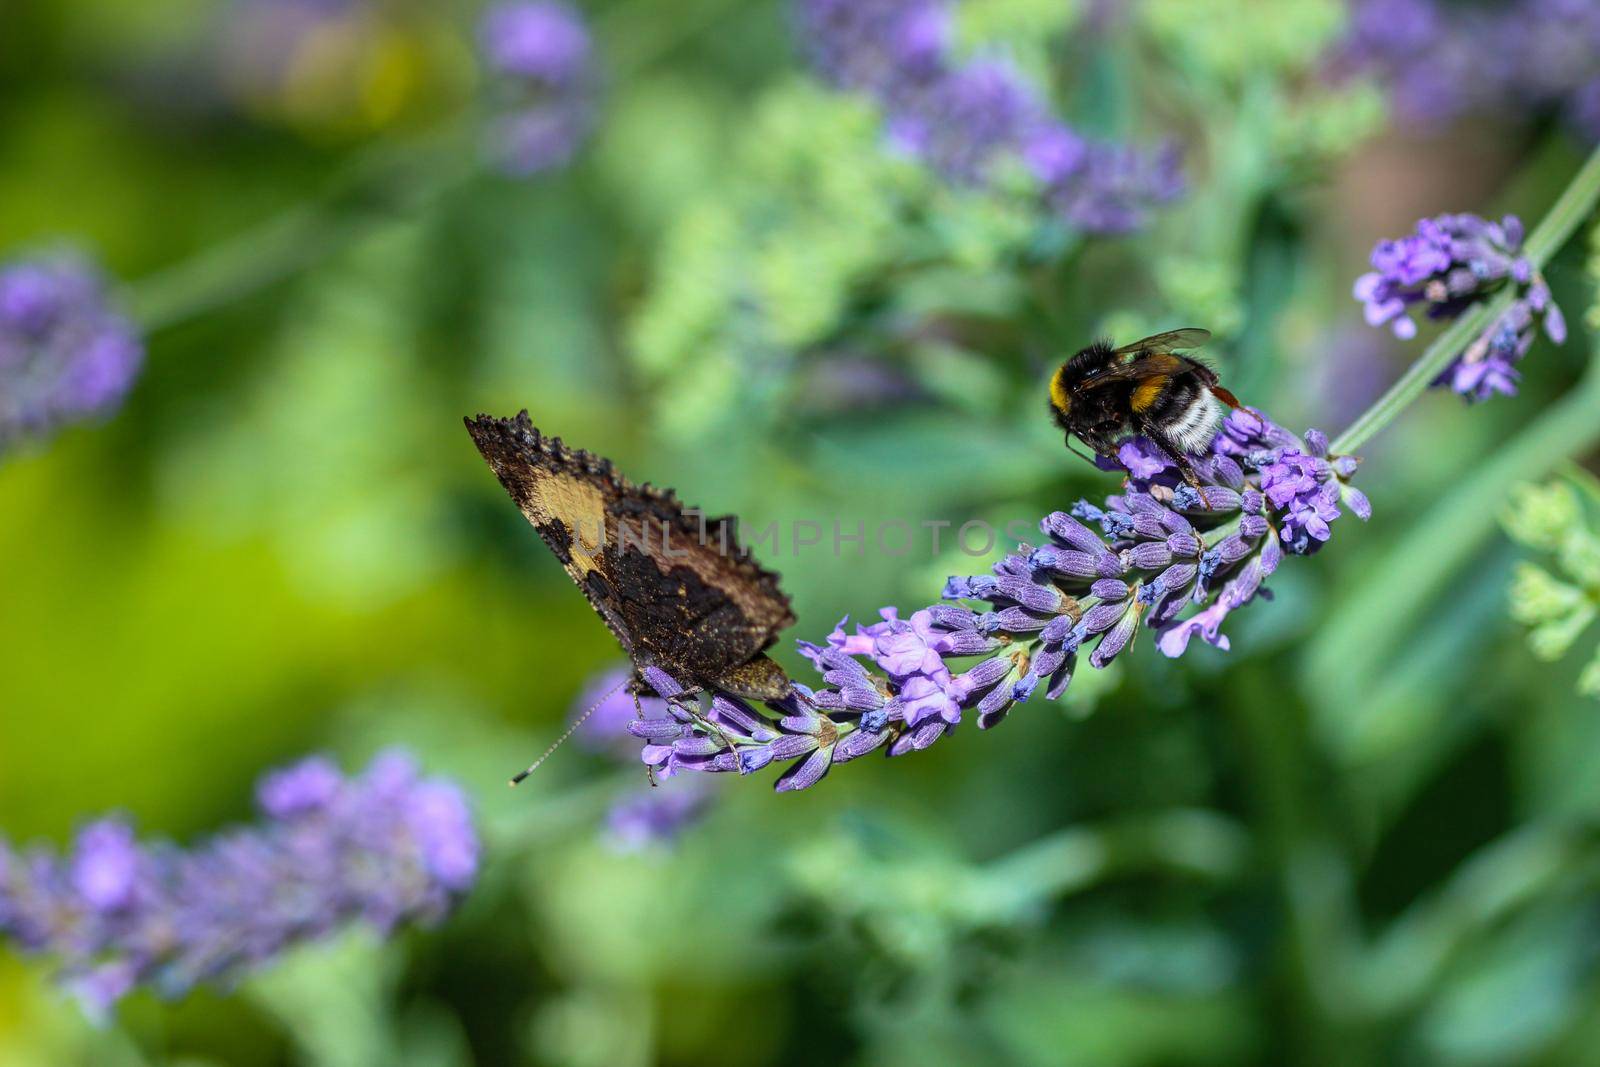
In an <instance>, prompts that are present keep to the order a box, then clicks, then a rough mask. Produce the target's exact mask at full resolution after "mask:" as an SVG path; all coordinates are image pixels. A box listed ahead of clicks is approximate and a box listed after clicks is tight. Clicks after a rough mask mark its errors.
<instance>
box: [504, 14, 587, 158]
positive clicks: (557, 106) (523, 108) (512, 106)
mask: <svg viewBox="0 0 1600 1067" xmlns="http://www.w3.org/2000/svg"><path fill="white" fill-rule="evenodd" d="M478 46H479V51H480V52H481V54H482V56H483V60H484V63H485V65H486V66H487V67H488V69H489V72H490V73H491V75H493V77H494V80H495V89H496V92H497V95H498V99H497V101H496V104H497V106H496V113H495V117H494V118H493V120H492V142H493V143H492V152H493V155H494V158H495V159H496V160H498V162H499V164H500V166H501V167H502V168H503V169H504V170H505V171H506V172H507V173H509V174H512V175H514V176H516V177H529V176H531V175H534V174H538V173H541V172H543V171H548V170H553V169H556V168H559V167H563V166H565V165H566V164H567V163H569V162H570V161H571V160H572V158H573V156H574V155H575V154H576V153H577V150H578V148H579V147H580V146H581V145H582V144H583V142H584V141H585V140H586V139H587V137H588V135H589V131H590V129H591V128H592V127H593V123H594V93H595V81H596V78H595V72H594V66H595V64H594V54H593V53H594V46H593V42H592V40H591V38H590V35H589V28H588V26H587V25H586V24H585V23H584V21H583V17H582V16H581V15H580V14H579V13H578V11H577V9H576V8H573V7H572V6H570V5H568V4H565V3H561V2H560V0H510V2H507V3H500V4H496V5H495V6H493V7H490V8H489V9H488V10H487V11H485V12H484V14H483V17H482V19H481V20H480V22H479V24H478Z"/></svg>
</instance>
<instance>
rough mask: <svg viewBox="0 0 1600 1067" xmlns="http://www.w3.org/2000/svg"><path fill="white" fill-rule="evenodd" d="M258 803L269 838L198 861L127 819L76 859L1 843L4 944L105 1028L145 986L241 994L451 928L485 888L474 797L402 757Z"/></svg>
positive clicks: (291, 781) (286, 787)
mask: <svg viewBox="0 0 1600 1067" xmlns="http://www.w3.org/2000/svg"><path fill="white" fill-rule="evenodd" d="M256 800H257V805H258V806H259V808H260V809H261V814H262V816H263V821H262V823H261V824H260V825H257V826H253V827H242V828H238V829H233V830H228V831H225V832H224V833H221V834H219V835H217V836H216V837H214V838H211V839H210V840H207V841H203V842H201V843H199V844H198V845H196V846H194V847H191V848H187V849H186V848H181V847H179V846H177V845H174V844H172V843H170V842H165V841H149V842H140V841H139V840H138V839H137V838H136V837H135V835H134V830H133V827H132V826H131V825H129V824H128V823H127V822H125V821H123V820H121V819H118V818H107V819H102V820H99V821H97V822H94V823H91V824H89V825H88V826H86V827H84V829H83V830H82V831H81V832H80V833H79V834H78V837H77V840H76V841H75V842H74V844H73V847H72V849H71V851H70V852H69V853H68V854H67V855H64V856H61V855H57V854H55V853H54V852H52V851H51V850H49V849H46V848H31V849H24V850H15V849H12V848H11V847H10V846H9V845H7V844H6V843H5V842H4V841H3V840H0V934H3V935H5V936H6V937H7V938H9V939H10V940H11V941H12V942H13V943H14V944H15V945H16V946H17V947H18V948H19V949H20V950H21V951H23V952H25V953H29V954H43V955H49V956H52V957H54V958H55V959H56V961H57V962H58V963H59V967H60V978H61V981H62V983H63V984H64V985H65V986H66V987H67V988H68V989H70V990H71V991H72V992H73V993H74V994H75V995H76V996H77V998H78V999H79V1000H80V1001H81V1002H82V1003H83V1005H84V1007H85V1008H86V1009H87V1010H88V1011H89V1012H90V1013H91V1014H95V1015H104V1014H105V1013H106V1012H108V1011H109V1010H110V1008H111V1007H112V1006H113V1005H114V1004H115V1003H116V1002H117V1001H118V1000H120V999H121V998H122V997H123V996H124V995H125V994H127V993H128V992H130V991H131V990H133V989H134V988H135V987H137V986H148V987H150V988H151V989H153V990H154V991H156V992H157V993H159V994H161V995H164V996H177V995H180V994H182V993H185V992H187V991H188V990H190V989H191V988H193V987H194V986H196V985H198V984H200V983H203V982H219V983H227V982H231V981H233V980H235V979H237V978H239V977H241V976H242V975H243V974H245V973H247V972H248V971H250V970H251V969H253V968H256V967H259V966H261V965H263V964H265V963H267V962H269V961H271V960H272V959H273V958H274V957H276V956H278V955H279V954H280V953H282V952H284V951H286V950H288V949H290V948H292V947H294V946H295V945H297V944H299V943H302V942H306V941H310V940H314V939H317V938H320V937H324V936H326V935H328V934H330V933H333V932H334V931H335V930H337V929H339V928H340V927H342V926H344V925H346V924H348V923H351V922H356V921H364V922H366V923H368V924H370V925H371V926H373V927H375V928H376V929H377V930H379V931H380V932H384V933H387V932H388V931H390V930H392V929H394V928H395V927H397V926H400V925H401V924H403V923H410V922H424V923H427V922H434V921H437V920H438V919H440V918H442V917H443V916H444V915H445V914H447V913H448V912H449V910H450V908H451V906H452V905H453V904H454V903H455V902H456V900H457V899H458V898H459V897H460V896H461V895H462V894H464V893H465V892H466V891H467V890H468V889H469V888H470V887H471V886H472V884H473V882H474V881H475V880H476V877H477V872H478V839H477V835H476V833H475V831H474V829H473V825H472V816H471V812H470V811H469V809H468V807H467V802H466V799H465V797H464V796H463V795H462V793H461V791H460V790H459V789H457V788H456V786H454V785H453V784H451V783H449V782H447V781H443V780H440V779H431V778H421V777H419V775H418V772H417V767H416V764H415V763H414V762H413V761H412V760H411V758H410V757H408V756H406V755H403V754H401V753H397V752H390V753H386V754H384V755H380V756H379V757H377V758H376V759H374V760H373V761H372V763H371V765H369V766H368V767H367V769H366V770H365V771H364V772H362V773H361V774H360V775H359V776H356V777H353V778H346V777H344V776H343V775H341V774H340V773H339V770H338V768H337V767H336V766H334V764H333V763H332V762H331V761H329V760H326V759H322V758H320V757H318V758H312V759H308V760H305V761H304V762H302V763H299V764H296V765H294V766H292V767H289V768H286V769H284V770H281V771H278V772H276V773H273V774H269V775H267V776H266V777H265V778H263V779H262V780H261V782H260V784H259V785H258V787H257V791H256Z"/></svg>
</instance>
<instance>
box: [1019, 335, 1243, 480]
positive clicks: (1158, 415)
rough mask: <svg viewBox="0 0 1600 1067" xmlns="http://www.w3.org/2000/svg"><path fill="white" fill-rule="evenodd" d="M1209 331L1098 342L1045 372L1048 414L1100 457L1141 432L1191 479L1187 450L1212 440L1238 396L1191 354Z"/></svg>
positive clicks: (1069, 446)
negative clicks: (1124, 438) (1224, 411)
mask: <svg viewBox="0 0 1600 1067" xmlns="http://www.w3.org/2000/svg"><path fill="white" fill-rule="evenodd" d="M1210 337H1211V331H1209V330H1201V329H1196V328H1193V327H1191V328H1189V329H1185V330H1172V331H1170V332H1168V333H1158V334H1156V335H1155V336H1154V337H1146V338H1144V339H1143V340H1141V341H1135V342H1133V344H1131V345H1123V346H1122V347H1121V348H1112V347H1111V342H1110V341H1108V340H1104V339H1102V340H1099V341H1096V342H1095V343H1094V344H1092V345H1090V346H1089V347H1088V348H1085V349H1081V350H1080V351H1079V352H1078V353H1077V354H1076V355H1074V356H1073V357H1072V358H1071V359H1069V360H1067V361H1066V362H1065V363H1063V364H1061V367H1060V369H1058V370H1057V371H1056V372H1055V374H1054V375H1052V376H1051V378H1050V414H1051V416H1052V417H1053V418H1054V419H1055V421H1056V425H1057V426H1060V427H1061V429H1062V430H1063V431H1065V432H1066V435H1067V437H1066V441H1067V448H1068V449H1069V450H1071V451H1074V452H1076V451H1077V450H1076V449H1073V448H1072V438H1073V437H1074V436H1076V437H1077V438H1078V439H1079V440H1080V441H1082V442H1083V443H1084V444H1086V445H1088V446H1089V447H1090V448H1092V449H1093V450H1094V451H1095V452H1097V453H1099V454H1100V455H1102V456H1114V455H1115V454H1116V447H1117V439H1118V438H1119V437H1122V436H1123V435H1124V434H1126V433H1127V432H1129V431H1132V432H1134V433H1139V434H1143V435H1144V436H1145V437H1147V438H1149V439H1150V440H1151V441H1153V442H1155V444H1156V445H1157V446H1158V447H1159V448H1161V450H1162V451H1164V452H1166V453H1167V454H1168V455H1169V456H1171V457H1172V460H1173V462H1175V463H1176V464H1177V465H1178V469H1179V470H1181V471H1182V472H1183V475H1184V477H1185V478H1186V479H1187V480H1189V481H1190V482H1195V481H1196V478H1195V475H1194V470H1193V464H1192V462H1191V461H1190V459H1189V455H1190V453H1193V452H1198V451H1200V450H1201V449H1203V448H1205V447H1206V445H1208V444H1210V443H1211V438H1212V436H1213V435H1214V434H1215V433H1216V432H1217V426H1218V424H1219V423H1220V422H1221V420H1222V409H1223V407H1224V406H1226V407H1230V408H1236V407H1238V406H1239V401H1238V399H1237V398H1236V397H1235V396H1234V395H1233V394H1232V393H1230V392H1228V390H1226V389H1224V388H1223V387H1222V386H1221V385H1220V384H1218V381H1217V372H1216V371H1214V370H1212V369H1211V368H1210V367H1208V366H1206V365H1205V364H1204V363H1201V362H1200V361H1199V360H1197V359H1192V358H1190V357H1189V356H1184V355H1179V353H1180V352H1182V351H1184V350H1186V349H1192V348H1199V347H1200V346H1201V345H1203V344H1205V343H1206V341H1207V340H1209V339H1210Z"/></svg>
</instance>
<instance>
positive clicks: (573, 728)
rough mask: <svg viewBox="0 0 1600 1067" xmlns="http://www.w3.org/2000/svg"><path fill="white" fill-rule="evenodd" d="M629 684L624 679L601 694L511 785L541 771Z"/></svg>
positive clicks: (514, 778) (512, 780) (513, 779)
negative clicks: (573, 736)
mask: <svg viewBox="0 0 1600 1067" xmlns="http://www.w3.org/2000/svg"><path fill="white" fill-rule="evenodd" d="M627 684H628V679H623V680H622V681H620V682H618V683H617V684H616V685H614V686H612V687H611V688H610V689H607V690H606V691H605V692H604V693H602V694H600V699H599V700H596V701H595V702H594V703H593V704H591V705H589V710H588V711H586V712H584V713H583V714H582V715H579V716H578V718H577V720H576V721H575V722H574V723H573V724H572V725H571V726H569V727H567V729H566V732H565V733H563V734H562V735H561V736H560V737H558V738H556V739H555V741H554V742H553V743H552V744H551V745H550V747H549V748H547V749H545V750H544V752H543V753H541V754H540V756H539V758H538V759H536V760H534V761H533V762H532V763H530V764H528V766H527V769H526V770H524V771H522V772H521V773H520V774H518V775H516V776H515V777H513V778H512V779H511V784H512V785H516V784H517V783H518V782H520V781H522V780H523V779H524V778H526V777H528V775H530V774H532V773H533V772H534V771H536V770H538V769H539V765H540V764H541V763H543V762H544V761H545V760H547V759H549V758H550V757H551V756H552V755H554V754H555V750H556V749H558V748H560V747H561V746H562V745H563V744H565V743H566V740H567V738H569V737H571V736H572V735H573V734H575V733H577V732H578V727H580V726H582V725H583V724H584V723H585V722H587V721H588V719H589V716H591V715H593V714H594V713H595V712H596V711H598V710H599V709H600V705H601V704H604V703H605V702H606V701H608V700H610V699H611V694H613V693H615V692H616V691H617V690H618V689H621V688H622V687H623V686H625V685H627Z"/></svg>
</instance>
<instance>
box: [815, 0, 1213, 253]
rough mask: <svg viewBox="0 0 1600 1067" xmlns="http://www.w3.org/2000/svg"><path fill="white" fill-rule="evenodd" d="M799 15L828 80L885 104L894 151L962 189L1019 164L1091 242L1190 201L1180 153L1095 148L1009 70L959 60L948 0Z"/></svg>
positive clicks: (835, 2)
mask: <svg viewBox="0 0 1600 1067" xmlns="http://www.w3.org/2000/svg"><path fill="white" fill-rule="evenodd" d="M795 15H796V21H797V23H798V29H799V35H800V38H801V40H802V42H803V45H804V48H805V51H806V53H807V55H808V57H809V58H810V60H811V63H812V66H813V67H814V68H815V69H816V71H817V73H818V74H819V75H821V77H822V78H823V79H824V80H826V81H827V82H828V83H829V84H831V85H834V86H836V87H838V88H840V89H844V90H848V91H851V92H860V93H864V94H866V95H868V96H870V97H872V98H873V99H874V100H876V101H877V102H878V104H879V105H880V106H881V107H882V108H883V112H884V122H885V132H886V136H887V139H888V142H889V144H890V145H891V146H893V147H894V148H896V149H897V150H899V151H902V152H904V153H906V154H907V155H909V156H912V157H914V158H916V159H918V160H921V161H922V162H924V163H926V164H927V165H928V166H929V167H931V168H932V169H934V170H935V171H937V172H938V173H939V174H941V175H942V176H943V177H945V178H946V179H947V180H949V181H951V182H954V183H956V184H959V185H969V186H970V185H982V184H985V183H986V182H988V181H989V180H990V179H991V178H992V177H993V176H994V174H995V171H996V169H997V167H998V166H999V165H1000V164H1001V163H1002V162H1004V161H1007V160H1014V161H1019V162H1020V163H1021V164H1022V165H1023V167H1024V168H1025V169H1026V171H1027V172H1028V173H1030V174H1031V175H1032V176H1033V178H1034V179H1035V180H1036V181H1037V182H1038V184H1039V187H1040V190H1041V193H1042V196H1043V199H1044V202H1045V203H1046V204H1048V205H1049V206H1050V207H1051V208H1052V209H1053V210H1055V211H1056V212H1057V213H1058V214H1059V215H1060V216H1061V217H1062V218H1064V219H1066V220H1067V221H1068V222H1069V223H1071V224H1072V225H1074V226H1076V227H1077V228H1079V229H1081V230H1084V231H1086V232H1089V233H1126V232H1128V231H1131V230H1135V229H1137V228H1139V227H1140V226H1141V225H1142V224H1143V223H1144V220H1145V218H1146V216H1147V215H1148V213H1149V210H1150V209H1151V208H1152V207H1155V206H1158V205H1160V204H1163V203H1166V202H1168V201H1171V200H1173V199H1175V198H1176V197H1178V196H1179V195H1180V194H1181V193H1182V192H1183V181H1182V175H1181V173H1180V171H1179V166H1178V163H1179V160H1178V155H1177V153H1176V152H1175V151H1173V150H1172V149H1171V148H1167V149H1162V150H1159V151H1155V152H1149V151H1145V150H1142V149H1136V148H1132V147H1128V146H1124V145H1118V144H1109V143H1094V142H1090V141H1087V140H1085V139H1084V138H1083V137H1081V136H1080V135H1079V134H1078V133H1077V132H1075V131H1074V130H1072V129H1071V128H1070V127H1069V126H1067V125H1066V124H1065V123H1063V122H1061V121H1060V120H1059V119H1057V118H1055V116H1054V115H1052V114H1051V112H1050V109H1049V107H1048V106H1047V104H1046V103H1045V101H1044V100H1043V99H1042V98H1041V97H1040V95H1039V93H1038V92H1037V91H1036V90H1035V89H1034V88H1033V87H1032V86H1031V85H1029V84H1028V83H1027V82H1026V81H1025V80H1024V79H1023V78H1022V77H1021V76H1020V75H1019V74H1018V73H1017V71H1016V70H1015V69H1013V68H1012V67H1011V66H1010V65H1009V64H1008V63H1006V62H1004V61H1003V60H1001V59H997V58H991V57H977V58H974V59H971V60H963V59H962V58H961V57H959V56H957V55H956V54H955V53H954V50H953V47H952V41H951V37H952V34H951V29H950V23H951V4H950V3H949V2H948V0H796V4H795Z"/></svg>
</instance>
